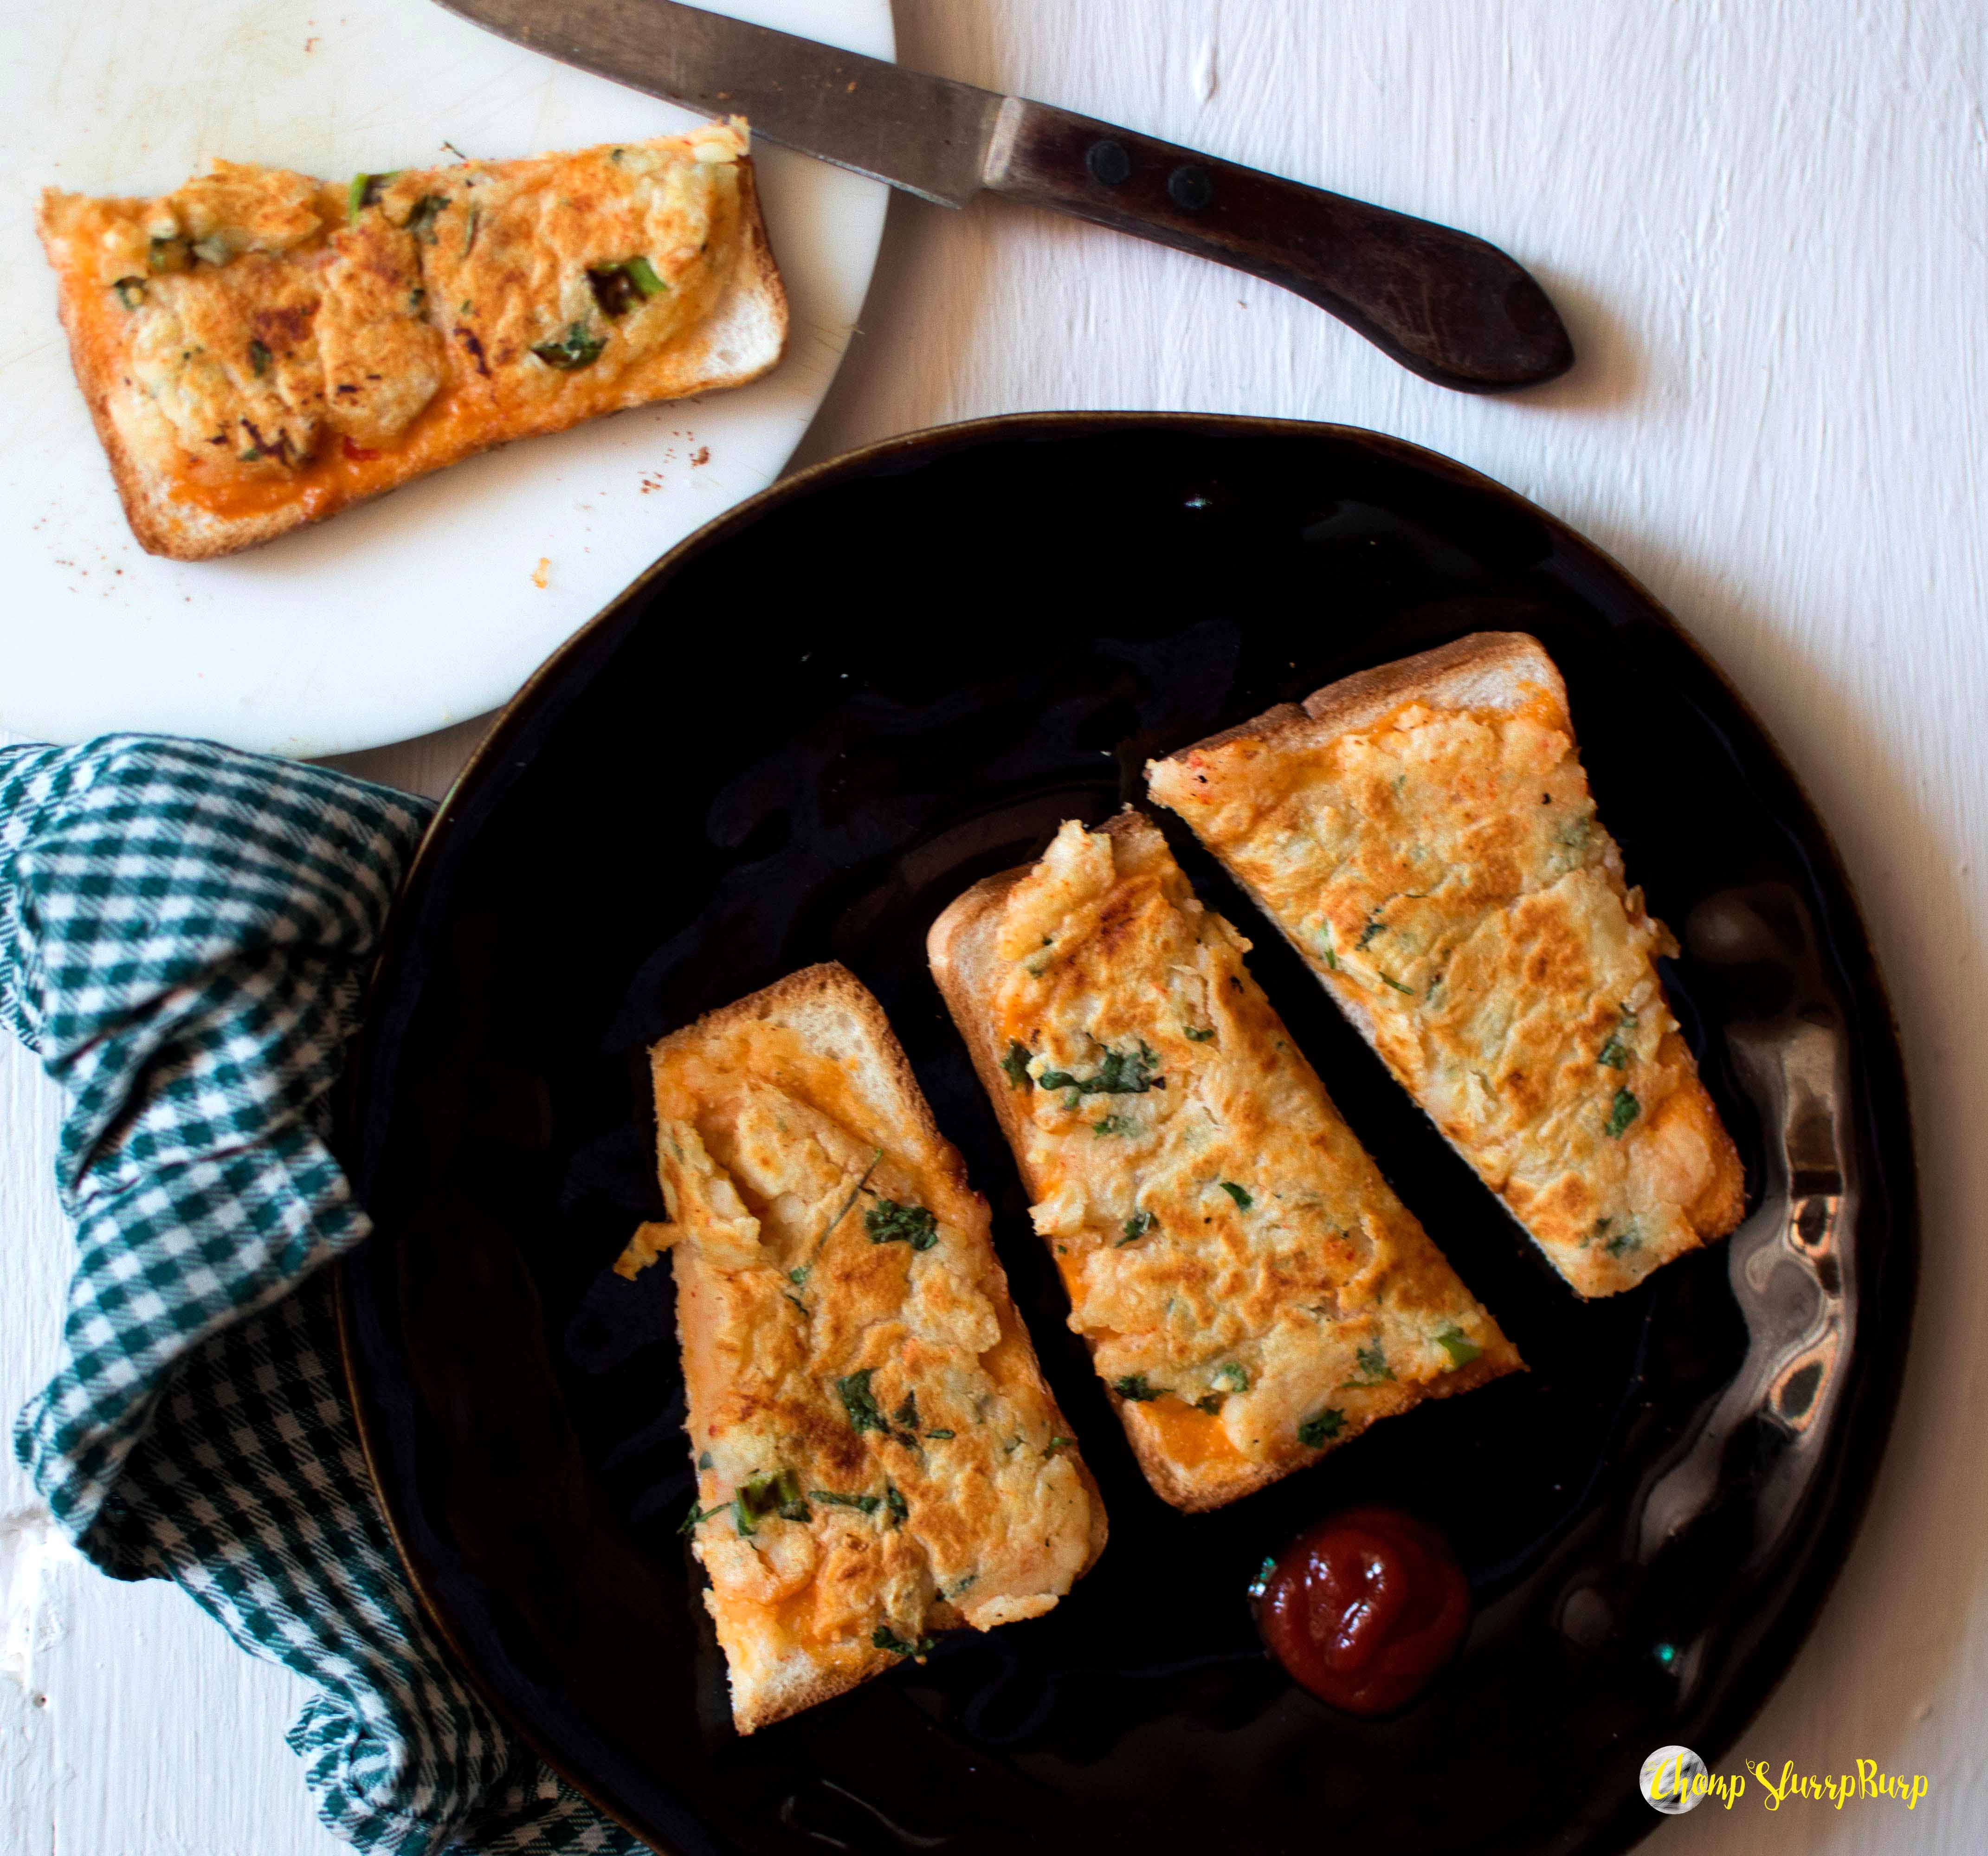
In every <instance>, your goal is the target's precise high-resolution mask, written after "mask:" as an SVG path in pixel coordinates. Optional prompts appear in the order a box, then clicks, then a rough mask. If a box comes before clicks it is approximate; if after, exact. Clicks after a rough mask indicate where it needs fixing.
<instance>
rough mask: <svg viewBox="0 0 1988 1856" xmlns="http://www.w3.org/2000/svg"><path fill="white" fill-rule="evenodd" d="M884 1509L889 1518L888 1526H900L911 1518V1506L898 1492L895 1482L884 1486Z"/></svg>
mask: <svg viewBox="0 0 1988 1856" xmlns="http://www.w3.org/2000/svg"><path fill="white" fill-rule="evenodd" d="M884 1510H885V1512H886V1513H888V1514H889V1516H890V1517H891V1520H890V1523H889V1524H890V1526H893V1527H897V1526H901V1525H902V1524H903V1523H904V1522H905V1521H907V1520H909V1519H910V1518H911V1503H909V1502H908V1501H906V1500H905V1499H904V1496H902V1495H901V1493H899V1492H898V1485H897V1484H896V1483H895V1482H886V1483H885V1484H884Z"/></svg>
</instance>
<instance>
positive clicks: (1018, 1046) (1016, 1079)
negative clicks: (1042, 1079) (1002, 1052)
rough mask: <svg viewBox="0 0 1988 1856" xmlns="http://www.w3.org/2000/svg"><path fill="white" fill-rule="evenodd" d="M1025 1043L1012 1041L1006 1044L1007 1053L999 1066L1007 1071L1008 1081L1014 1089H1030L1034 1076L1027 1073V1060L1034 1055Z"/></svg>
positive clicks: (1033, 1083) (1033, 1085)
mask: <svg viewBox="0 0 1988 1856" xmlns="http://www.w3.org/2000/svg"><path fill="white" fill-rule="evenodd" d="M1034 1054H1035V1053H1034V1052H1033V1051H1032V1050H1029V1047H1028V1046H1027V1045H1026V1044H1022V1043H1013V1044H1010V1045H1009V1046H1008V1054H1007V1055H1006V1056H1004V1057H1003V1058H1002V1060H1001V1067H1002V1070H1005V1071H1006V1073H1007V1077H1008V1080H1009V1083H1010V1084H1012V1085H1013V1087H1015V1088H1016V1089H1032V1088H1033V1087H1035V1078H1034V1077H1032V1076H1030V1075H1029V1059H1030V1058H1031V1057H1032V1056H1034Z"/></svg>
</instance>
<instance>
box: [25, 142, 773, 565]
mask: <svg viewBox="0 0 1988 1856" xmlns="http://www.w3.org/2000/svg"><path fill="white" fill-rule="evenodd" d="M739 174H740V186H739V224H740V227H741V229H742V232H743V234H744V243H743V245H742V247H741V248H740V250H739V266H738V269H737V271H736V272H735V274H734V276H733V277H732V282H730V284H729V285H728V286H726V289H725V294H724V296H722V298H721V299H719V301H718V304H717V305H716V306H715V308H714V309H712V313H711V314H710V315H709V316H706V317H705V319H703V320H702V322H700V323H697V324H696V325H695V326H694V327H693V328H691V329H689V330H685V337H686V338H695V337H697V336H700V335H702V336H703V337H704V338H705V343H706V344H707V345H708V340H709V336H710V334H711V332H712V330H713V329H715V328H716V327H717V326H719V325H720V324H721V323H722V321H723V319H724V318H725V314H726V313H727V311H728V310H729V309H732V307H734V306H736V305H738V304H739V303H741V302H743V301H746V300H749V299H753V298H755V297H757V298H759V299H762V301H763V303H764V306H765V309H766V313H768V314H769V316H770V317H771V319H772V320H773V323H774V324H775V325H776V326H777V329H778V330H779V334H778V338H777V339H776V341H775V343H774V344H773V352H772V353H771V354H769V356H768V357H767V358H766V360H765V361H764V363H762V364H760V365H758V366H755V367H747V368H745V369H742V370H739V371H737V372H735V373H733V374H725V375H712V376H709V377H699V376H698V375H697V374H696V372H695V367H694V365H693V364H692V363H694V360H695V357H696V356H697V354H698V353H699V352H701V350H700V348H699V347H698V345H697V344H696V343H695V341H694V340H686V343H685V349H684V351H683V353H681V356H680V357H678V358H679V363H680V364H679V367H678V369H677V370H676V375H675V379H674V381H673V382H672V383H671V384H668V385H666V386H665V387H664V390H662V391H661V392H658V393H654V394H650V395H648V396H647V397H645V398H644V399H642V400H641V401H636V402H634V404H636V405H645V406H646V405H654V404H656V403H657V402H658V401H663V400H671V399H681V398H684V397H687V396H688V395H689V394H697V393H716V392H718V391H721V390H724V389H725V388H729V387H743V386H745V385H747V384H749V383H750V382H752V381H753V380H758V379H759V378H760V377H762V375H764V374H768V373H770V372H771V371H772V370H773V368H774V367H777V366H778V365H779V361H780V359H781V357H782V356H783V354H784V353H786V332H787V296H786V286H785V285H784V284H783V282H782V281H781V279H780V273H779V266H778V265H776V263H775V262H774V259H773V245H772V243H771V242H770V241H769V239H768V238H767V235H766V220H765V218H764V217H763V215H762V213H761V211H760V209H759V181H758V177H757V176H756V174H755V172H754V170H753V167H752V157H750V156H749V155H746V156H742V157H740V158H739ZM35 225H36V229H37V231H38V232H39V234H40V235H41V239H42V249H43V250H44V251H45V252H46V253H47V255H48V257H49V262H50V263H51V264H52V265H53V266H54V268H55V271H56V280H57V285H58V291H57V308H58V311H59V314H60V316H61V317H62V325H63V332H64V333H65V334H66V335H67V336H68V338H69V364H70V366H71V367H72V369H73V370H74V372H75V374H76V384H77V385H78V386H79V387H80V388H81V389H82V390H83V400H84V403H85V404H86V405H87V406H88V407H89V408H90V423H91V424H93V425H94V426H95V427H96V437H97V441H98V442H99V443H100V445H102V446H103V454H104V456H105V458H106V459H107V460H108V461H109V463H110V475H111V478H112V480H113V482H115V483H116V485H117V495H118V499H119V500H120V502H122V503H123V505H124V517H125V519H126V521H127V522H129V523H130V526H131V532H132V533H133V534H134V536H137V540H138V545H139V546H140V547H142V548H143V549H144V550H145V552H146V553H147V554H157V555H161V556H164V557H165V558H166V559H167V560H181V561H201V560H215V559H218V557H219V556H222V555H226V554H238V553H242V550H243V549H247V548H254V547H259V546H261V545H262V543H265V542H269V541H274V540H275V539H276V537H277V536H279V535H286V534H288V533H289V532H290V531H291V530H292V529H300V528H303V527H306V526H309V524H311V523H313V522H323V521H325V520H326V519H328V518H330V517H331V516H336V515H339V514H340V513H341V512H343V511H344V510H347V509H356V508H357V507H358V506H359V505H360V504H361V503H365V502H372V501H373V500H374V499H375V498H376V497H380V496H384V495H387V494H389V493H390V492H392V491H394V490H397V489H402V488H403V487H404V486H405V485H407V484H410V483H412V482H416V481H418V479H419V478H423V477H426V476H430V475H433V474H434V472H437V471H439V470H446V469H447V468H448V467H449V466H450V465H455V464H460V463H462V461H464V460H465V458H473V457H475V456H477V455H478V454H480V453H482V452H483V451H495V450H496V449H497V448H499V446H500V445H509V443H511V442H512V440H513V439H516V438H545V437H547V436H549V434H552V433H553V432H558V431H566V430H567V429H568V428H570V427H572V426H575V425H581V424H586V422H587V421H588V420H590V419H596V418H606V417H607V415H608V413H610V412H614V411H621V412H626V411H632V410H633V407H632V406H629V407H610V408H607V409H606V410H605V411H599V412H585V413H578V414H563V413H562V412H560V411H558V410H557V409H555V408H549V409H548V411H547V412H546V415H545V416H544V417H543V418H539V419H538V420H536V421H532V423H530V424H526V425H522V426H519V428H517V429H516V430H515V431H509V432H507V433H505V435H504V436H503V437H502V438H493V439H490V440H489V441H485V442H484V443H482V444H475V445H465V446H464V447H463V448H462V449H461V450H459V451H456V452H455V453H454V454H452V455H450V456H448V457H446V458H441V459H438V460H437V461H434V462H433V463H431V464H428V465H422V466H421V467H419V468H410V469H408V470H407V472H405V473H404V475H400V476H397V477H393V478H390V479H389V480H387V481H386V482H382V483H381V484H380V485H378V487H377V488H376V489H371V490H369V491H367V492H366V494H365V495H363V496H354V497H350V498H349V499H346V500H345V501H343V502H336V501H327V502H325V503H324V504H323V505H320V506H319V507H317V508H316V509H315V510H314V511H313V512H306V510H305V509H303V506H302V505H300V504H296V503H293V504H291V505H288V506H286V507H285V508H282V509H268V510H265V511H263V512H262V513H261V514H259V515H255V516H216V515H215V514H213V513H212V512H211V511H208V510H206V509H201V508H199V507H198V505H191V504H184V503H181V502H176V501H175V500H174V497H173V495H172V492H171V485H170V484H169V483H168V482H166V481H164V479H162V478H159V477H157V475H154V474H150V473H148V472H146V471H145V470H144V468H143V467H142V466H140V464H139V463H138V461H137V459H136V458H134V457H133V456H132V455H131V454H130V451H129V450H128V449H127V447H126V445H125V444H124V441H123V438H122V437H121V436H120V434H119V433H118V431H117V424H116V421H114V420H113V419H112V418H111V416H110V394H111V390H112V388H113V387H114V386H115V385H116V384H117V377H118V374H119V372H120V368H121V367H122V365H123V362H122V358H121V357H120V355H119V354H118V353H117V351H115V350H113V349H112V348H110V347H108V346H107V345H105V344H101V343H90V341H89V340H87V339H86V336H85V333H84V331H83V327H82V321H81V316H80V313H79V307H78V305H79V299H80V296H81V294H82V292H83V289H84V287H85V286H84V285H83V280H82V279H79V278H77V277H74V276H72V275H71V274H70V272H69V271H68V270H67V269H65V268H64V267H63V265H61V264H60V263H59V262H56V247H55V244H54V242H53V240H52V237H51V235H50V234H49V228H48V226H47V224H46V219H45V218H44V216H43V215H42V213H41V212H39V211H38V212H37V213H36V215H35Z"/></svg>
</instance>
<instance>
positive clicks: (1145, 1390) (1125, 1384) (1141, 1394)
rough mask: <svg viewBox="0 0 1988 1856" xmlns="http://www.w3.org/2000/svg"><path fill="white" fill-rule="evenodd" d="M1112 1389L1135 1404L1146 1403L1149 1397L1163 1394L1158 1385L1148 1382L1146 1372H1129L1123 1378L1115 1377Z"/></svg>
mask: <svg viewBox="0 0 1988 1856" xmlns="http://www.w3.org/2000/svg"><path fill="white" fill-rule="evenodd" d="M1111 1389H1112V1391H1114V1392H1116V1393H1117V1395H1118V1396H1119V1397H1120V1398H1129V1399H1131V1401H1132V1402H1133V1403H1134V1405H1144V1403H1146V1401H1148V1399H1152V1398H1159V1397H1160V1396H1161V1392H1160V1390H1159V1388H1158V1387H1156V1386H1151V1385H1148V1384H1147V1383H1146V1375H1145V1374H1144V1373H1128V1374H1126V1375H1125V1377H1124V1378H1122V1379H1114V1380H1113V1381H1112V1382H1111Z"/></svg>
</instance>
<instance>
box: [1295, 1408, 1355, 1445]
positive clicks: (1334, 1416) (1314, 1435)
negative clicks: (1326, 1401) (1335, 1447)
mask: <svg viewBox="0 0 1988 1856" xmlns="http://www.w3.org/2000/svg"><path fill="white" fill-rule="evenodd" d="M1345 1428H1346V1414H1345V1413H1344V1411H1341V1410H1340V1409H1339V1408H1337V1406H1334V1405H1328V1406H1327V1408H1325V1409H1324V1411H1314V1412H1313V1414H1312V1415H1311V1416H1310V1417H1309V1418H1307V1419H1306V1420H1305V1421H1304V1422H1303V1423H1302V1424H1301V1425H1299V1426H1298V1442H1300V1443H1301V1444H1303V1445H1304V1447H1305V1448H1306V1449H1307V1450H1316V1449H1317V1448H1318V1447H1319V1446H1320V1445H1321V1444H1326V1443H1330V1442H1331V1441H1332V1440H1333V1438H1335V1437H1337V1435H1339V1434H1340V1432H1341V1431H1343V1430H1344V1429H1345Z"/></svg>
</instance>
